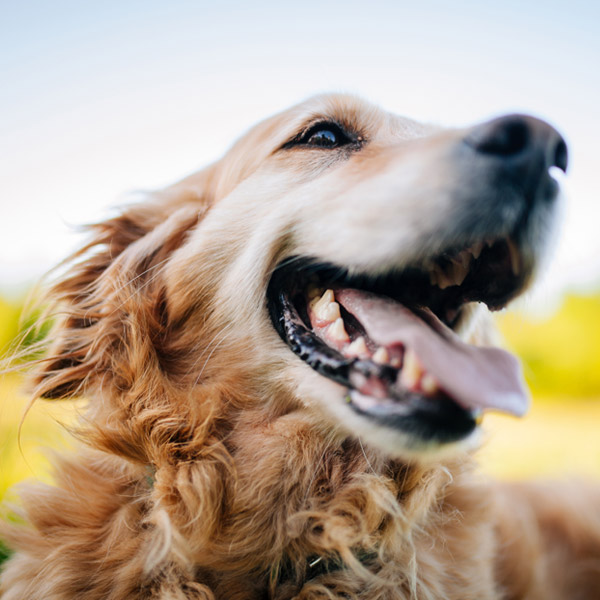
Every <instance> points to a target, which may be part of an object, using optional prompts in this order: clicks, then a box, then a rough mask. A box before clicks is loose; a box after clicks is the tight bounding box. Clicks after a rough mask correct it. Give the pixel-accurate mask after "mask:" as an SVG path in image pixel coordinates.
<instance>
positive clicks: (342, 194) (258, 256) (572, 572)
mask: <svg viewBox="0 0 600 600" xmlns="http://www.w3.org/2000/svg"><path fill="white" fill-rule="evenodd" d="M328 111H329V113H331V112H335V113H336V114H337V115H340V114H341V115H342V116H343V118H345V119H348V120H353V121H356V122H358V123H360V126H361V127H363V128H364V129H365V130H366V131H369V132H377V136H378V137H377V141H376V142H374V143H373V144H371V145H370V147H369V148H368V150H365V154H364V155H363V156H360V157H357V158H356V159H355V160H354V161H353V163H352V170H348V168H347V167H346V166H344V165H341V166H335V167H334V168H332V169H329V170H326V169H327V168H328V166H329V165H327V164H321V163H322V162H323V161H321V162H319V161H318V160H316V159H315V157H314V156H313V155H311V156H309V155H308V154H302V153H301V152H300V153H298V152H296V153H284V154H282V153H278V152H277V149H278V148H280V147H281V146H282V144H284V143H285V142H286V140H288V139H289V138H290V137H291V136H292V135H293V134H294V133H295V132H296V131H297V130H298V129H299V128H300V127H301V126H302V124H303V123H305V122H307V121H310V119H314V118H315V115H320V114H323V113H326V114H328ZM456 135H457V134H456V133H455V132H444V131H439V132H437V131H435V130H434V129H433V128H429V127H425V126H422V125H419V124H417V123H414V122H412V121H409V120H405V119H400V118H397V117H394V116H392V115H388V114H386V113H384V112H382V111H380V110H378V109H376V108H374V107H372V106H371V105H368V104H366V103H364V102H361V101H359V100H357V99H354V98H349V97H346V96H326V97H320V98H316V99H313V100H311V101H309V102H307V103H304V104H303V105H300V106H298V107H295V108H293V109H291V110H290V111H287V112H285V113H282V114H280V115H277V116H276V117H274V118H272V119H270V120H268V121H265V122H264V123H262V124H260V125H259V126H258V127H256V128H255V129H253V130H252V131H251V132H250V133H249V134H247V135H246V136H245V137H244V138H242V139H241V140H240V141H239V142H238V143H237V144H236V145H235V146H234V147H233V148H232V150H231V151H230V152H229V153H228V154H227V155H226V156H225V157H224V158H223V159H222V160H221V161H219V162H217V163H215V164H213V165H211V166H209V167H208V168H206V169H205V170H203V171H201V172H200V173H199V174H196V175H194V176H192V177H190V178H188V179H186V180H184V181H183V182H181V183H179V184H177V185H175V186H173V187H171V188H168V189H166V190H164V191H163V192H160V193H157V194H155V195H154V196H153V197H151V198H149V199H148V200H147V201H145V202H144V203H141V204H139V205H135V206H132V207H129V208H126V209H125V210H123V212H122V214H120V215H119V216H116V217H115V218H112V219H109V220H107V221H106V222H104V223H101V224H99V225H97V226H94V227H92V237H91V241H90V242H89V244H88V245H87V246H86V247H85V248H84V249H82V250H81V251H80V252H79V253H77V255H76V256H74V257H73V258H72V259H71V263H70V267H69V271H68V272H67V273H66V274H65V275H64V276H62V278H61V279H60V281H58V282H57V283H56V284H55V285H54V287H53V288H52V290H51V292H50V297H51V299H52V301H53V303H54V306H55V308H56V311H55V312H56V315H57V317H56V319H57V320H56V324H55V328H54V330H53V333H52V335H51V336H50V338H49V339H50V340H51V344H50V346H49V348H48V354H47V357H46V358H45V359H43V360H42V361H40V362H39V363H38V365H37V370H36V372H35V383H36V384H37V388H36V395H37V396H43V397H46V398H67V397H73V396H81V395H83V396H86V397H87V398H89V408H88V410H87V412H86V414H85V416H84V417H83V418H82V420H81V423H80V427H79V430H78V435H79V437H80V439H81V448H80V450H79V452H78V454H77V456H71V457H68V458H62V459H60V460H59V461H58V464H57V465H56V482H55V485H53V486H42V485H40V484H38V485H34V486H32V487H29V488H26V489H23V491H22V498H23V512H24V516H25V518H26V520H27V522H28V525H27V526H19V527H16V526H15V527H9V526H5V527H4V529H3V530H2V533H1V537H2V538H3V539H5V540H6V541H7V542H8V543H9V544H10V545H11V547H13V548H14V549H15V550H16V553H15V555H14V556H13V557H12V558H11V559H10V560H9V562H8V563H7V565H6V567H5V570H4V572H3V574H2V577H1V583H0V594H1V597H2V599H3V600H25V599H28V600H42V599H44V600H69V599H75V598H78V599H79V598H85V599H86V600H101V599H102V600H108V599H110V600H134V599H135V600H142V599H161V600H167V599H169V600H171V599H173V600H175V599H177V600H179V599H181V600H183V599H192V598H193V599H203V600H209V599H221V600H225V599H227V600H254V599H263V598H273V599H277V600H284V599H291V598H295V599H297V600H307V599H317V598H319V599H321V598H322V599H327V598H330V599H333V598H352V599H368V600H384V599H385V600H400V599H417V598H418V599H423V600H426V599H427V600H429V599H449V600H468V599H473V600H492V599H494V600H500V599H506V600H508V599H517V598H520V599H521V598H527V599H529V600H536V599H539V600H542V599H543V600H550V599H559V598H560V599H569V600H576V599H593V598H598V597H600V492H599V491H598V490H597V489H592V488H589V489H587V488H584V487H583V486H579V487H575V486H573V487H572V488H571V489H569V490H567V489H565V490H563V491H559V490H558V489H556V488H554V487H549V488H545V487H543V486H533V485H510V486H509V485H500V484H495V483H489V482H484V481H482V480H480V478H479V477H478V476H477V475H476V474H475V473H474V472H473V463H472V459H471V456H470V451H468V450H467V449H465V448H464V447H463V448H458V449H457V450H456V452H454V453H453V454H451V455H450V456H445V455H444V456H442V457H437V458H436V456H433V457H428V458H427V460H420V458H419V456H414V455H411V456H407V455H403V452H402V447H401V445H400V446H399V445H398V440H393V439H392V440H383V441H381V440H380V432H378V431H369V430H368V427H367V426H366V425H364V424H362V423H360V422H358V421H356V422H355V421H352V418H351V417H349V416H348V415H347V414H346V413H344V412H343V409H342V408H341V406H342V405H341V404H338V400H339V398H338V396H339V390H338V388H339V386H338V385H337V384H335V383H333V382H330V381H328V380H325V379H323V378H322V377H320V376H319V375H317V374H316V373H314V372H313V371H312V370H311V369H310V368H309V367H307V366H306V365H305V364H303V363H302V362H301V361H299V360H298V359H297V358H296V357H295V356H294V355H293V354H291V352H290V351H289V350H288V349H287V348H286V347H285V345H284V344H283V343H282V342H281V340H280V339H279V338H278V336H277V334H276V333H275V331H274V329H273V327H272V325H271V323H270V322H269V319H268V316H267V314H266V309H265V288H266V285H267V282H268V277H269V274H270V273H271V272H272V270H273V268H274V266H275V265H276V264H277V263H278V262H279V261H280V260H281V259H282V258H285V257H286V256H292V255H295V254H303V253H305V254H306V253H310V251H311V249H314V248H315V247H318V248H320V249H322V251H323V252H324V253H325V255H326V256H327V257H329V258H331V259H332V260H334V261H335V262H338V263H342V264H348V265H351V266H354V267H356V268H359V267H371V266H373V268H375V266H376V268H381V267H382V266H385V264H386V262H389V260H390V258H389V257H390V256H391V255H405V256H408V255H409V254H410V252H411V251H412V250H411V248H413V247H414V246H415V243H416V242H415V239H413V238H414V234H413V231H414V229H415V227H419V228H421V229H422V228H423V227H433V225H430V223H431V222H432V220H433V221H435V220H436V219H437V221H438V222H440V223H443V222H444V221H446V220H447V218H448V214H449V212H448V211H450V210H451V207H447V206H446V205H445V204H443V199H441V196H443V194H439V193H437V194H436V193H435V192H436V190H439V189H443V188H444V186H446V185H447V184H448V181H449V178H451V177H452V174H451V173H447V172H445V170H444V169H443V168H441V167H439V160H440V156H442V155H443V148H444V144H445V143H446V142H447V141H448V140H450V139H454V137H456ZM392 138H396V139H400V140H413V142H411V144H412V145H411V146H410V149H411V153H410V164H409V165H408V166H407V167H406V172H404V171H402V169H401V168H397V169H395V170H394V173H396V175H395V177H396V179H391V177H390V175H389V172H388V171H387V170H386V166H387V165H388V164H389V163H390V162H392V161H395V160H400V159H402V160H405V159H406V153H407V150H406V148H405V145H403V144H399V145H398V149H397V150H395V151H394V152H395V154H394V155H393V156H390V155H389V154H387V155H386V154H385V153H383V152H381V149H382V148H384V147H385V144H386V143H387V142H388V140H389V139H392ZM398 157H400V159H399V158H398ZM436 161H438V168H437V169H436V170H435V176H432V175H431V174H430V173H431V165H432V164H436ZM420 165H424V166H423V167H421V166H420ZM417 167H418V168H417ZM344 169H347V170H346V171H344ZM398 173H399V174H398ZM419 177H421V178H422V184H423V185H425V186H426V187H427V195H426V197H425V198H414V199H413V200H411V201H409V202H408V204H409V206H408V209H407V210H405V211H404V212H403V219H404V221H403V222H405V221H408V223H405V224H404V225H402V223H399V222H398V218H397V217H396V216H395V215H394V214H392V213H391V212H390V211H391V209H390V208H389V201H388V200H389V190H390V187H391V188H393V191H394V193H399V192H400V191H401V190H402V189H404V187H407V186H408V185H409V184H410V185H414V179H415V178H417V179H418V178H419ZM409 180H411V181H409ZM374 182H375V183H374ZM367 192H368V195H369V199H370V205H369V207H368V221H369V226H368V227H361V226H360V225H357V221H358V220H357V219H356V216H357V215H359V216H360V217H361V218H362V219H365V218H367V215H366V213H365V211H366V209H365V206H364V197H365V194H366V193H367ZM445 202H447V200H446V201H445ZM428 215H429V216H428ZM434 225H435V223H434ZM386 236H387V237H386ZM356 247H360V248H361V249H365V250H368V252H366V251H365V252H363V253H361V254H360V255H359V256H358V255H355V254H352V249H353V248H356ZM361 261H362V262H361ZM323 398H325V399H326V401H325V402H324V401H323ZM362 427H364V430H363V429H361V428H362ZM350 432H354V433H355V434H356V435H353V434H351V433H350ZM390 448H400V450H395V451H391V450H390Z"/></svg>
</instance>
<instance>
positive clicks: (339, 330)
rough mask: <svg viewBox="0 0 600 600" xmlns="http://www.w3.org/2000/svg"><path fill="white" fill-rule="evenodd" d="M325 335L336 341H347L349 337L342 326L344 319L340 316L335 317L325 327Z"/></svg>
mask: <svg viewBox="0 0 600 600" xmlns="http://www.w3.org/2000/svg"><path fill="white" fill-rule="evenodd" d="M327 337H329V338H331V339H332V340H335V341H336V342H349V341H350V338H349V337H348V334H347V333H346V328H345V327H344V320H343V319H342V318H341V317H340V318H338V319H336V320H335V321H334V322H333V323H332V324H331V325H330V326H329V327H328V328H327Z"/></svg>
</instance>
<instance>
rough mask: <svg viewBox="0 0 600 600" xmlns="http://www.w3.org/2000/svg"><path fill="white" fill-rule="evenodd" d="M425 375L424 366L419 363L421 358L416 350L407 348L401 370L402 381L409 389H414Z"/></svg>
mask: <svg viewBox="0 0 600 600" xmlns="http://www.w3.org/2000/svg"><path fill="white" fill-rule="evenodd" d="M422 375H423V367H421V364H420V363H419V359H418V358H417V355H416V354H415V352H414V350H411V349H410V348H407V349H406V352H405V353H404V364H403V366H402V371H400V383H401V384H402V385H403V386H404V387H407V388H409V389H414V388H416V387H417V386H418V384H419V380H420V379H421V376H422Z"/></svg>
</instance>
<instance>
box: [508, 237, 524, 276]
mask: <svg viewBox="0 0 600 600" xmlns="http://www.w3.org/2000/svg"><path fill="white" fill-rule="evenodd" d="M506 245H507V246H508V253H509V255H510V267H511V269H512V272H513V275H518V274H519V271H520V270H521V256H520V255H519V249H518V248H517V245H516V244H515V243H514V241H513V240H512V239H511V238H506Z"/></svg>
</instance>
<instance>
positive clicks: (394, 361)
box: [390, 356, 402, 369]
mask: <svg viewBox="0 0 600 600" xmlns="http://www.w3.org/2000/svg"><path fill="white" fill-rule="evenodd" d="M390 365H392V367H394V368H395V369H399V368H400V366H401V365H402V359H401V358H400V357H399V356H393V357H392V360H390Z"/></svg>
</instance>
